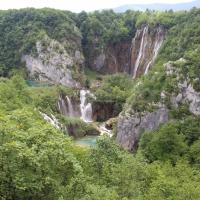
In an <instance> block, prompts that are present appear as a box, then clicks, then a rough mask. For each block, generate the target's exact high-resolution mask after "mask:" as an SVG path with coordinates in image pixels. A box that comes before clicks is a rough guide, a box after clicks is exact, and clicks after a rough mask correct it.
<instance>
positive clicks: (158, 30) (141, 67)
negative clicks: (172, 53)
mask: <svg viewBox="0 0 200 200" xmlns="http://www.w3.org/2000/svg"><path fill="white" fill-rule="evenodd" d="M164 38H165V30H164V28H163V27H162V26H157V27H154V28H150V27H149V26H148V25H143V26H142V27H141V28H140V29H138V30H137V32H136V34H135V37H134V38H133V40H132V42H131V40H127V41H123V42H119V43H117V44H107V46H106V47H105V48H102V49H101V52H97V51H95V47H92V48H93V50H91V51H90V53H89V55H88V56H87V58H86V60H87V63H88V65H89V66H90V67H91V68H92V69H93V70H96V71H99V72H102V73H109V74H113V73H117V72H126V73H128V74H130V75H132V76H133V78H136V77H138V76H140V75H142V74H146V73H147V72H148V71H149V69H150V68H151V66H152V64H153V62H154V61H155V59H156V57H157V55H158V52H159V50H160V47H161V45H162V43H163V41H164ZM94 46H95V45H94Z"/></svg>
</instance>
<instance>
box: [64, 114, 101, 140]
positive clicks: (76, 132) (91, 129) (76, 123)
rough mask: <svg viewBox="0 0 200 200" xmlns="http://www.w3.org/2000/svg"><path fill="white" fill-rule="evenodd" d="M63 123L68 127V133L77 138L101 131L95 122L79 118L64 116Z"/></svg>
mask: <svg viewBox="0 0 200 200" xmlns="http://www.w3.org/2000/svg"><path fill="white" fill-rule="evenodd" d="M60 121H61V123H62V124H64V126H65V127H66V128H67V130H68V133H71V136H73V137H75V138H81V137H84V136H86V135H99V131H98V130H97V128H96V127H95V125H94V124H88V123H85V122H84V121H83V120H81V119H79V118H72V117H62V116H61V120H60Z"/></svg>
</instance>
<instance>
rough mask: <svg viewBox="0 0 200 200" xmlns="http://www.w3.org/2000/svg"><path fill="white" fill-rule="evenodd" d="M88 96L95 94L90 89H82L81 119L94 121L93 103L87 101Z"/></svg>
mask: <svg viewBox="0 0 200 200" xmlns="http://www.w3.org/2000/svg"><path fill="white" fill-rule="evenodd" d="M88 96H93V95H92V94H91V93H90V91H89V90H81V91H80V102H81V103H80V109H81V119H82V120H83V121H84V122H92V121H93V120H92V104H91V103H90V102H88V101H87V97H88Z"/></svg>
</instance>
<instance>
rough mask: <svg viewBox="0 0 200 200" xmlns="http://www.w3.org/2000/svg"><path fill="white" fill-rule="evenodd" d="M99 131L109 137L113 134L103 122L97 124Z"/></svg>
mask: <svg viewBox="0 0 200 200" xmlns="http://www.w3.org/2000/svg"><path fill="white" fill-rule="evenodd" d="M99 131H100V133H101V135H108V136H109V137H112V136H113V134H112V130H110V129H107V128H106V124H105V123H102V124H101V125H100V126H99Z"/></svg>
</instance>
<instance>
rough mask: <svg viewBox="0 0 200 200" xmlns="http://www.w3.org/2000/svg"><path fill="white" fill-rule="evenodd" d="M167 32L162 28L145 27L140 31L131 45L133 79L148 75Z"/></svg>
mask: <svg viewBox="0 0 200 200" xmlns="http://www.w3.org/2000/svg"><path fill="white" fill-rule="evenodd" d="M164 37H165V30H164V28H163V27H162V26H157V27H154V28H152V27H150V26H149V25H143V26H142V27H141V29H138V30H137V32H136V34H135V37H134V39H133V42H132V45H131V60H130V63H131V64H130V73H131V75H132V76H133V78H136V77H138V76H141V75H143V74H147V73H148V71H149V69H150V67H151V66H152V65H153V63H154V62H155V59H156V57H157V55H158V52H159V50H160V47H161V45H162V43H163V41H164Z"/></svg>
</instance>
